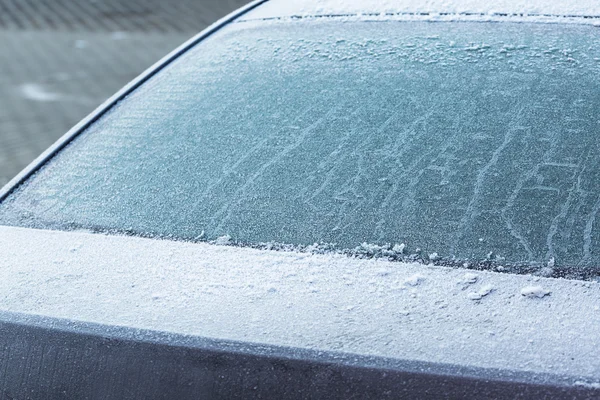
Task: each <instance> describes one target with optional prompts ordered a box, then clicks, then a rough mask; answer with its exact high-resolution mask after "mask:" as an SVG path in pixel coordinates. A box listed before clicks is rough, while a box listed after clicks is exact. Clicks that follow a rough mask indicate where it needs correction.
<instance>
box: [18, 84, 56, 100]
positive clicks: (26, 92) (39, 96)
mask: <svg viewBox="0 0 600 400" xmlns="http://www.w3.org/2000/svg"><path fill="white" fill-rule="evenodd" d="M19 89H20V92H21V95H22V96H23V97H25V98H26V99H28V100H34V101H43V102H47V101H57V100H60V99H61V98H62V97H63V96H62V95H60V94H58V93H52V92H48V91H46V90H45V89H44V88H43V87H42V86H41V85H38V84H37V83H25V84H23V85H21V87H20V88H19Z"/></svg>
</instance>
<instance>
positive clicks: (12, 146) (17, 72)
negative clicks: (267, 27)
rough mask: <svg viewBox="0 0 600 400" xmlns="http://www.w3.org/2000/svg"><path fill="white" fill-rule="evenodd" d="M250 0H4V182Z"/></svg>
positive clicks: (0, 161) (0, 51)
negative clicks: (110, 99)
mask: <svg viewBox="0 0 600 400" xmlns="http://www.w3.org/2000/svg"><path fill="white" fill-rule="evenodd" d="M247 2H248V0H170V1H163V0H86V1H80V0H0V186H2V185H3V184H5V183H6V182H7V181H8V180H9V179H10V178H12V177H13V176H14V175H15V174H16V173H18V172H19V171H20V170H21V169H23V168H24V167H25V166H26V165H27V164H28V163H29V162H31V161H32V160H33V159H34V158H35V157H37V156H38V155H39V154H40V153H41V152H42V151H44V150H45V149H46V148H47V147H48V146H49V145H51V144H52V143H53V142H54V141H56V140H57V139H58V138H59V137H60V136H62V135H63V134H64V133H65V132H66V131H67V130H69V129H70V128H71V127H72V126H73V125H75V124H76V123H77V122H79V120H81V119H82V118H83V117H85V116H86V115H87V114H89V113H90V112H91V111H93V110H94V109H95V108H96V107H97V106H98V105H100V104H101V103H102V102H103V101H104V100H106V99H107V98H108V97H110V96H111V95H113V94H114V93H115V92H116V91H117V90H119V89H120V88H121V87H122V86H124V85H125V84H126V83H127V82H129V81H130V80H131V79H133V78H135V77H136V76H137V75H139V74H140V73H141V72H142V71H143V70H145V69H146V68H148V67H149V66H150V65H152V64H153V63H154V62H156V61H157V60H159V59H160V58H161V57H162V56H164V55H165V54H167V53H168V52H169V51H171V50H172V49H174V48H175V47H176V46H178V45H179V44H181V43H183V42H184V41H185V40H187V39H188V38H189V37H191V36H193V35H194V34H196V33H197V32H199V31H200V30H202V29H203V28H205V27H206V26H207V25H209V24H210V23H212V22H214V21H215V20H217V19H219V18H220V17H222V16H224V15H226V14H227V13H229V12H231V11H233V10H235V9H236V8H238V7H241V6H242V5H244V4H245V3H247Z"/></svg>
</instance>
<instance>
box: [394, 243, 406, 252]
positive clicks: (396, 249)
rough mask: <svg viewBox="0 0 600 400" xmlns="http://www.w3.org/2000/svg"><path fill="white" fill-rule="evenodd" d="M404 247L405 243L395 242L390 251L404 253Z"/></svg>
mask: <svg viewBox="0 0 600 400" xmlns="http://www.w3.org/2000/svg"><path fill="white" fill-rule="evenodd" d="M405 248H406V245H405V244H404V243H400V244H395V245H394V247H392V251H394V252H395V253H400V254H402V253H404V249H405Z"/></svg>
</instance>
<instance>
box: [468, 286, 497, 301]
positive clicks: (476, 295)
mask: <svg viewBox="0 0 600 400" xmlns="http://www.w3.org/2000/svg"><path fill="white" fill-rule="evenodd" d="M493 291H494V287H493V286H490V285H486V286H483V287H482V288H481V289H479V290H478V291H477V292H471V293H469V294H468V295H467V297H468V298H469V299H471V300H481V299H483V298H484V297H485V296H487V295H488V294H490V293H492V292H493Z"/></svg>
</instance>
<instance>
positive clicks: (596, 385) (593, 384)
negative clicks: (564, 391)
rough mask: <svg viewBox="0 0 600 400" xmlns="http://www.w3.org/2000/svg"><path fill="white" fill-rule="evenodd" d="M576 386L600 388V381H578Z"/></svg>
mask: <svg viewBox="0 0 600 400" xmlns="http://www.w3.org/2000/svg"><path fill="white" fill-rule="evenodd" d="M575 386H581V387H585V388H590V389H600V382H585V381H576V382H575Z"/></svg>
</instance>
